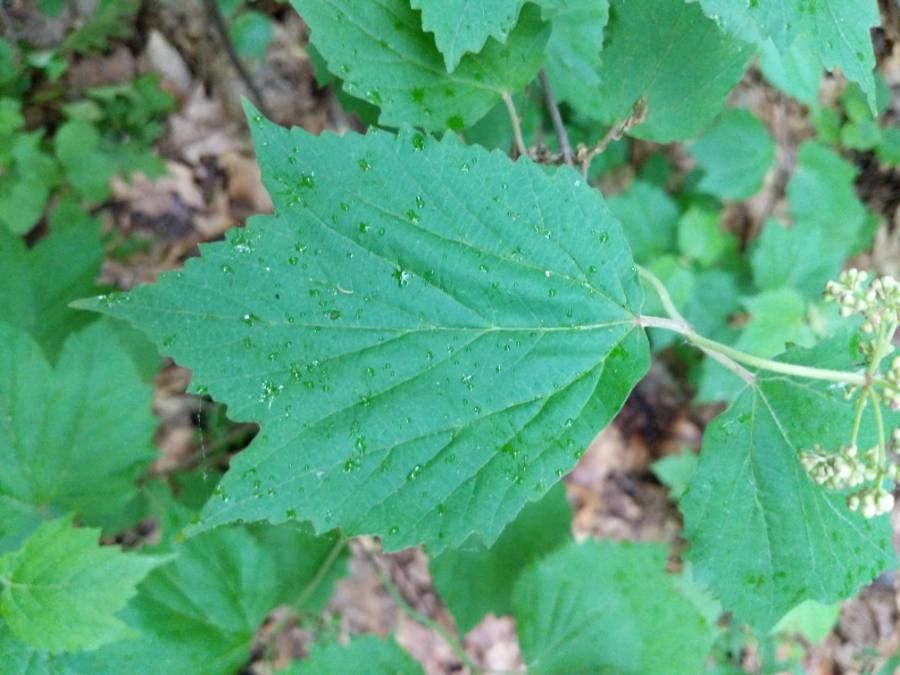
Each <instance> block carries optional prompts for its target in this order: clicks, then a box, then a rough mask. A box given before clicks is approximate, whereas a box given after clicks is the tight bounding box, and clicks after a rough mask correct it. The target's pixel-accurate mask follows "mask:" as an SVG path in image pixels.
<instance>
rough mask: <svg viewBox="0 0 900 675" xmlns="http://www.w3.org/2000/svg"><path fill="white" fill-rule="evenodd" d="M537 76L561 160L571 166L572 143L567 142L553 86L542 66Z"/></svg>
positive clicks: (567, 135)
mask: <svg viewBox="0 0 900 675" xmlns="http://www.w3.org/2000/svg"><path fill="white" fill-rule="evenodd" d="M538 78H539V79H540V81H541V87H542V88H543V90H544V100H545V101H546V103H547V110H549V111H550V119H551V120H553V129H554V130H555V131H556V138H557V139H558V140H559V149H560V151H562V156H563V161H565V163H566V164H568V165H569V166H572V165H573V163H574V162H573V160H572V144H571V143H570V142H569V133H568V132H567V131H566V125H565V124H563V121H562V115H560V114H559V106H558V105H557V103H556V97H555V96H554V95H553V88H552V87H551V86H550V80H549V79H548V78H547V73H546V72H545V71H544V69H543V68H541V72H540V73H539V74H538Z"/></svg>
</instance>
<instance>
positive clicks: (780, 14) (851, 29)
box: [700, 0, 880, 110]
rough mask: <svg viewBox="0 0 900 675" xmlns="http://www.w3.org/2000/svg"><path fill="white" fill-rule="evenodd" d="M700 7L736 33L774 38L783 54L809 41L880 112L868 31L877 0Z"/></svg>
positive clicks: (758, 1)
mask: <svg viewBox="0 0 900 675" xmlns="http://www.w3.org/2000/svg"><path fill="white" fill-rule="evenodd" d="M700 5H701V6H702V7H703V11H704V12H706V14H707V16H710V17H715V19H716V21H718V22H720V23H721V24H722V25H723V26H724V27H725V28H726V30H728V31H730V32H731V33H733V34H734V35H737V36H738V37H740V38H741V39H743V40H747V41H749V42H756V43H763V42H765V40H766V39H767V38H771V39H772V42H773V43H774V46H775V47H776V48H777V49H778V50H779V51H780V52H782V53H785V52H787V51H788V50H790V48H791V47H792V45H794V43H795V42H796V41H797V40H798V39H808V42H807V43H806V45H807V46H808V47H809V48H811V49H812V50H814V51H815V53H816V56H817V58H818V59H819V62H820V63H821V64H822V66H823V67H824V68H826V69H828V70H833V69H834V68H840V69H841V72H842V73H843V74H844V76H845V77H846V78H847V79H849V80H852V81H853V82H857V83H858V84H859V85H860V86H861V87H862V88H863V90H864V91H865V92H866V98H867V99H868V102H869V107H870V108H871V109H872V110H875V80H874V78H873V75H872V71H873V70H874V69H875V52H874V50H873V48H872V38H871V37H870V35H869V30H870V29H871V28H874V27H875V26H877V25H878V24H879V23H880V17H879V14H878V3H877V2H876V0H860V1H859V2H853V3H849V2H846V1H845V0H815V1H814V2H808V3H786V2H783V0H753V2H734V1H733V0H700Z"/></svg>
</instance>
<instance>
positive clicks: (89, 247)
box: [0, 201, 103, 360]
mask: <svg viewBox="0 0 900 675" xmlns="http://www.w3.org/2000/svg"><path fill="white" fill-rule="evenodd" d="M60 260H65V261H66V264H65V265H60V264H59V261H60ZM102 261H103V247H102V245H101V243H100V227H99V224H98V223H97V222H96V221H94V220H93V219H92V218H90V217H89V216H88V215H87V214H86V213H84V212H83V211H82V210H81V209H79V208H78V207H77V206H75V205H74V204H73V203H72V202H68V201H64V202H62V203H60V204H59V205H58V206H57V208H56V209H55V210H54V212H53V216H52V217H51V220H50V234H49V235H48V236H46V237H44V238H43V239H41V240H40V241H39V242H38V243H37V245H35V246H34V247H33V248H31V249H27V248H26V247H25V244H24V242H22V241H21V240H20V239H19V238H18V237H15V236H13V235H11V234H9V233H7V232H4V231H3V230H0V269H3V270H5V272H6V273H5V274H4V275H3V277H2V279H0V306H2V307H3V308H4V314H3V317H2V320H3V321H5V322H7V323H9V324H12V325H13V326H16V327H18V328H21V329H22V330H24V331H26V332H28V333H30V334H31V335H32V337H33V338H34V339H35V340H37V341H38V342H39V343H40V345H41V347H43V349H44V351H45V353H46V354H47V355H48V357H49V358H50V359H51V360H55V359H56V356H57V355H58V354H59V350H60V349H61V348H62V345H63V342H64V341H65V339H66V337H67V336H68V335H69V334H70V333H73V332H75V331H77V330H79V329H80V328H81V327H83V326H85V325H87V324H88V323H89V322H91V321H92V320H93V318H92V317H91V315H90V314H88V313H87V312H79V311H75V310H72V309H69V307H68V306H67V305H68V303H69V302H71V301H72V300H75V299H77V298H80V297H84V296H86V295H90V294H92V293H95V292H96V285H95V281H96V279H97V277H98V276H99V275H100V263H101V262H102Z"/></svg>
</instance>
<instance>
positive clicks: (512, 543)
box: [429, 483, 572, 633]
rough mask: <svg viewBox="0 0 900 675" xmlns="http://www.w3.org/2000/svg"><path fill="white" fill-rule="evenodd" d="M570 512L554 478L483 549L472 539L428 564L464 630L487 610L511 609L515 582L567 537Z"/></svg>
mask: <svg viewBox="0 0 900 675" xmlns="http://www.w3.org/2000/svg"><path fill="white" fill-rule="evenodd" d="M571 526H572V512H571V510H570V509H569V504H568V502H566V491H565V488H564V487H563V485H562V483H558V484H557V485H556V486H554V488H553V489H552V490H551V491H550V492H548V493H547V495H546V496H545V497H544V498H543V499H542V500H541V501H539V502H535V503H534V504H529V505H528V506H526V507H525V508H524V509H522V513H520V514H519V517H518V518H516V519H515V520H514V521H513V522H512V523H510V524H509V526H508V527H507V528H506V529H505V530H503V534H502V535H500V538H499V539H498V540H497V542H496V543H495V544H494V545H493V546H492V547H491V548H487V547H485V546H484V544H483V543H482V542H481V541H480V540H479V539H474V538H473V539H471V540H469V541H467V542H466V543H464V544H463V545H462V546H461V547H460V548H458V549H454V550H452V551H446V552H445V553H442V554H441V555H439V556H436V557H435V558H433V559H432V560H431V564H430V566H429V568H430V570H431V576H432V578H433V579H434V585H435V588H437V590H438V593H440V595H441V599H442V600H443V601H444V604H446V605H447V608H448V609H449V610H450V612H451V613H452V614H453V618H454V619H455V620H456V626H457V628H459V630H460V632H462V633H467V632H469V630H471V629H472V628H474V627H475V625H476V624H477V623H478V622H479V621H481V620H482V619H483V618H484V616H485V615H486V614H487V613H488V612H490V613H493V614H495V615H497V616H502V615H504V614H510V613H511V612H512V588H513V583H515V580H516V578H517V576H518V574H519V573H520V572H521V570H522V569H524V568H525V567H527V566H528V565H530V564H531V563H532V562H534V561H535V560H538V559H540V558H541V557H542V556H545V555H547V554H548V553H550V552H551V551H553V550H554V549H556V548H559V547H560V546H561V545H562V544H563V543H564V542H566V541H568V540H569V539H571V529H572V528H571Z"/></svg>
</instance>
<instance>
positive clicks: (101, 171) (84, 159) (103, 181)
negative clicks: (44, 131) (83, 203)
mask: <svg viewBox="0 0 900 675" xmlns="http://www.w3.org/2000/svg"><path fill="white" fill-rule="evenodd" d="M53 143H54V147H55V150H56V156H57V157H58V158H59V161H60V164H62V167H63V171H64V172H65V174H66V179H67V180H68V181H69V183H71V184H72V187H74V188H75V190H77V191H78V193H79V194H80V195H81V196H82V197H83V198H84V199H85V200H87V201H89V202H102V201H103V200H105V199H106V198H107V197H108V196H109V190H110V188H109V181H110V179H112V176H113V173H114V167H113V164H112V162H111V161H110V158H109V156H108V155H107V154H106V153H105V152H103V151H102V150H101V148H100V133H99V132H98V131H97V127H95V126H94V125H93V124H90V123H89V122H83V121H80V120H73V121H71V122H66V123H65V124H63V125H62V126H61V127H60V128H59V130H58V131H57V132H56V136H55V137H54V138H53Z"/></svg>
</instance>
